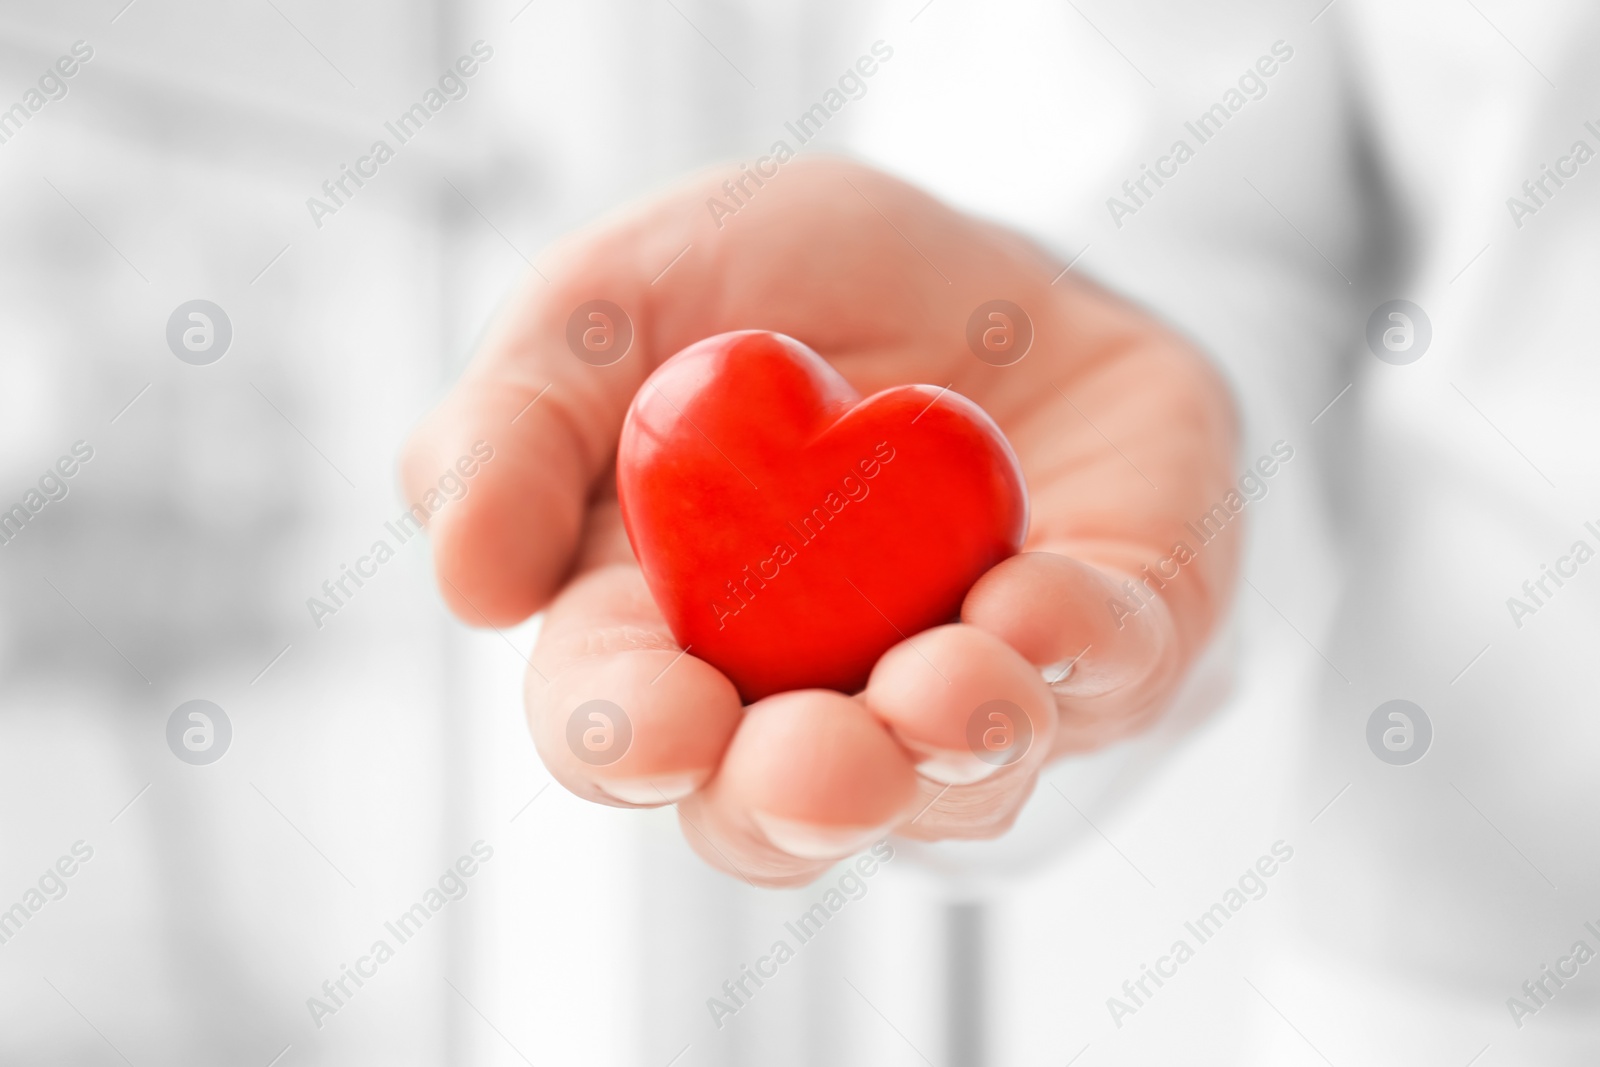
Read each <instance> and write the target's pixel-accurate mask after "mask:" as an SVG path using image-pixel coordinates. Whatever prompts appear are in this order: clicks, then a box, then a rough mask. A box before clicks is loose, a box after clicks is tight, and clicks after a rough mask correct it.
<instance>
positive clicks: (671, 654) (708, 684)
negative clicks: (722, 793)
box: [527, 564, 743, 807]
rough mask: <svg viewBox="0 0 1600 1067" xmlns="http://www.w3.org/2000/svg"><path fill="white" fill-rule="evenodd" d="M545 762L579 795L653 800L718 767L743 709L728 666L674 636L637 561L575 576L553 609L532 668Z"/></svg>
mask: <svg viewBox="0 0 1600 1067" xmlns="http://www.w3.org/2000/svg"><path fill="white" fill-rule="evenodd" d="M527 707H528V722H529V726H530V728H531V730H532V733H533V738H534V743H535V745H536V746H537V748H538V750H539V755H540V757H541V758H542V759H543V760H544V763H545V766H546V767H548V768H549V769H550V773H551V774H552V775H554V776H555V778H556V780H557V781H559V782H561V784H562V785H564V786H566V787H567V788H568V789H570V790H571V791H572V792H574V793H576V794H577V795H578V796H580V797H584V798H585V799H588V800H593V801H596V802H598V803H602V804H613V805H621V806H629V807H650V806H656V805H661V804H667V803H671V802H674V801H677V800H680V799H682V798H683V797H685V796H687V795H689V794H690V793H692V792H693V791H694V790H695V789H698V788H699V787H700V786H701V785H702V784H704V783H705V782H706V781H707V780H709V779H710V778H711V777H712V775H713V774H714V773H715V772H716V768H717V764H718V763H719V761H720V760H721V758H722V753H723V750H724V749H725V748H726V747H727V745H728V741H729V739H730V738H731V737H732V736H733V734H734V731H735V730H736V729H737V727H738V725H739V722H740V720H741V718H742V716H743V710H742V708H741V706H740V702H739V695H738V693H737V692H736V691H735V690H734V687H733V683H731V682H729V681H728V679H727V678H725V677H724V676H723V675H722V673H721V672H720V671H718V670H716V669H715V668H714V667H712V666H710V665H709V664H707V663H705V662H704V661H702V660H699V659H696V658H695V657H694V656H692V655H689V654H686V653H685V652H684V651H683V650H681V649H679V648H678V646H677V644H676V642H674V641H673V639H672V635H671V633H670V632H669V631H668V630H667V627H666V624H665V623H664V622H663V621H662V619H661V614H660V612H659V611H658V610H657V609H656V607H655V603H654V602H653V601H652V600H651V599H650V594H649V591H648V590H647V589H646V588H645V584H644V577H643V576H642V575H641V574H640V573H639V569H638V567H636V566H633V565H631V564H620V565H613V566H607V567H601V568H599V569H597V570H594V571H592V572H590V573H589V574H586V575H584V576H582V577H580V578H578V579H577V580H575V581H574V582H573V583H572V584H571V585H570V586H569V587H568V588H567V589H566V590H564V591H563V592H562V593H561V595H560V597H558V598H557V600H556V601H555V603H554V604H552V605H551V607H550V611H549V614H548V615H547V616H546V617H545V621H544V626H543V629H542V630H541V632H540V635H539V643H538V645H537V647H536V648H535V649H534V655H533V658H532V663H531V666H530V668H529V671H528V676H527Z"/></svg>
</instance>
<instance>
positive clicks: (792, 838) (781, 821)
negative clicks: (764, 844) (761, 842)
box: [750, 811, 888, 860]
mask: <svg viewBox="0 0 1600 1067" xmlns="http://www.w3.org/2000/svg"><path fill="white" fill-rule="evenodd" d="M750 817H751V818H752V819H754V820H755V824H756V826H758V827H759V828H760V829H761V832H762V833H763V834H765V835H766V838H767V840H768V841H770V842H772V843H773V845H775V846H776V847H777V848H778V849H780V850H781V851H783V852H787V853H788V854H789V855H791V856H799V857H800V858H801V859H808V860H835V859H843V858H844V857H846V856H849V855H851V854H852V853H856V852H860V851H861V850H862V849H863V848H866V847H867V846H868V845H870V844H872V842H874V841H876V840H877V839H878V838H880V837H882V836H883V835H884V834H886V833H887V832H888V829H887V827H882V826H818V825H817V824H815V823H809V822H802V821H800V820H798V819H785V818H782V817H780V816H777V815H768V814H767V813H765V812H761V811H752V812H751V813H750Z"/></svg>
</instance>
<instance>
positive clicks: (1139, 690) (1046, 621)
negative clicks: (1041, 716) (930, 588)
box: [961, 552, 1185, 752]
mask: <svg viewBox="0 0 1600 1067" xmlns="http://www.w3.org/2000/svg"><path fill="white" fill-rule="evenodd" d="M961 616H962V619H963V621H965V622H967V623H970V624H971V625H973V626H976V627H979V628H981V629H984V630H987V631H988V632H989V633H991V634H994V635H995V636H997V637H999V638H1001V639H1002V640H1003V641H1005V642H1006V644H1008V645H1010V646H1011V647H1012V648H1014V649H1016V650H1017V652H1018V653H1020V654H1021V655H1022V656H1023V657H1024V658H1025V659H1027V660H1028V661H1029V662H1030V663H1032V664H1034V665H1035V666H1036V667H1038V668H1041V671H1042V673H1043V675H1044V677H1045V679H1046V681H1047V683H1048V684H1049V685H1050V688H1051V691H1052V693H1053V694H1054V696H1055V699H1056V704H1057V707H1058V709H1059V711H1060V730H1059V733H1058V736H1057V741H1056V746H1055V750H1056V751H1057V752H1061V751H1078V750H1080V749H1082V748H1085V747H1090V746H1092V745H1095V744H1103V743H1105V742H1106V741H1109V740H1112V739H1114V738H1116V737H1120V736H1124V735H1126V734H1128V733H1131V732H1133V731H1134V730H1136V729H1138V728H1139V727H1140V726H1142V725H1144V723H1145V722H1147V721H1148V719H1149V717H1150V716H1151V715H1153V714H1154V713H1155V712H1156V711H1157V710H1159V708H1160V706H1161V703H1162V701H1163V700H1164V698H1165V696H1166V695H1167V694H1168V693H1169V692H1170V690H1171V688H1172V685H1173V684H1174V681H1175V674H1176V673H1177V672H1180V671H1181V670H1182V668H1183V665H1184V662H1185V661H1184V657H1182V656H1180V655H1177V654H1176V651H1177V645H1178V636H1177V633H1176V629H1175V627H1174V625H1173V619H1172V613H1171V611H1170V610H1169V609H1168V607H1167V605H1166V603H1165V601H1164V600H1163V599H1162V598H1161V597H1160V596H1159V595H1158V594H1157V592H1156V591H1154V590H1152V589H1150V588H1148V587H1141V586H1140V585H1139V584H1138V583H1135V582H1134V581H1133V580H1132V579H1130V578H1125V577H1119V576H1117V575H1115V574H1114V573H1113V572H1111V571H1108V570H1104V569H1101V568H1099V567H1096V566H1093V565H1091V564H1088V563H1084V562H1080V561H1079V560H1076V559H1072V558H1069V557H1068V556H1066V555H1062V554H1060V553H1056V552H1026V553H1023V554H1021V555H1018V556H1013V557H1012V558H1010V559H1008V560H1006V561H1005V562H1003V563H1001V564H999V565H998V566H996V567H994V568H993V569H991V570H990V571H989V572H988V573H987V574H985V575H984V576H983V577H982V578H980V579H979V580H978V582H977V584H975V585H974V586H973V587H972V589H971V590H970V591H969V592H968V593H967V598H966V601H965V603H964V604H963V605H962V609H961Z"/></svg>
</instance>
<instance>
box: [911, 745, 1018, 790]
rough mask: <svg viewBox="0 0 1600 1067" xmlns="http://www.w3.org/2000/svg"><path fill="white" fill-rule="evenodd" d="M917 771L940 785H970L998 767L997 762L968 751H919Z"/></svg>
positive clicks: (987, 775) (981, 779)
mask: <svg viewBox="0 0 1600 1067" xmlns="http://www.w3.org/2000/svg"><path fill="white" fill-rule="evenodd" d="M918 755H921V756H922V759H921V760H920V761H919V762H918V763H917V773H918V774H920V775H922V776H923V777H924V778H927V779H930V780H932V781H935V782H938V783H939V784H940V785H971V784H972V783H973V782H981V781H983V780H984V779H985V778H987V777H989V776H990V775H991V774H993V773H994V772H995V771H998V770H999V769H1000V766H1001V765H999V764H994V763H988V762H985V761H984V760H981V759H979V758H978V757H977V756H974V755H972V754H971V753H970V752H938V751H935V750H933V749H926V750H923V751H920V752H919V753H918Z"/></svg>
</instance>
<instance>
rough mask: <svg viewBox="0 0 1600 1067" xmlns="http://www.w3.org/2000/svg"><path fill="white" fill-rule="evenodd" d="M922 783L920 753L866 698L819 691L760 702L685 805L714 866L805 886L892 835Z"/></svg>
mask: <svg viewBox="0 0 1600 1067" xmlns="http://www.w3.org/2000/svg"><path fill="white" fill-rule="evenodd" d="M916 789H917V787H916V774H915V772H914V771H913V770H912V767H911V759H910V757H909V756H908V755H907V753H906V752H905V751H904V750H903V749H902V748H901V747H900V746H899V745H898V744H897V743H896V742H895V741H894V739H893V738H892V737H890V736H889V732H888V730H887V729H886V728H885V727H884V725H883V724H882V723H880V722H879V721H878V720H877V719H876V718H874V717H873V715H872V713H871V712H869V711H868V710H867V708H866V707H865V706H864V705H863V704H862V703H861V702H860V701H858V700H854V699H851V698H850V697H847V696H843V695H842V694H839V693H835V692H831V691H828V690H820V689H813V690H803V691H799V692H791V693H783V694H780V695H778V696H774V697H768V698H767V699H765V700H761V701H757V702H756V703H754V704H752V705H750V707H749V709H748V710H747V711H746V713H745V719H744V721H743V722H742V723H741V724H740V726H739V730H738V733H737V734H735V735H734V738H733V742H732V743H731V744H730V745H729V746H728V749H727V752H726V754H725V755H724V757H723V761H722V766H721V768H720V769H719V771H718V772H717V776H716V778H715V779H713V780H712V782H711V784H710V785H709V786H707V787H706V788H705V789H704V790H702V791H701V792H699V793H696V794H695V795H694V796H693V797H691V798H689V799H688V800H687V801H685V802H684V803H683V804H681V805H679V809H678V811H679V815H680V818H681V819H682V821H683V823H684V834H685V836H686V837H687V838H688V840H689V842H690V844H691V845H693V846H694V848H695V849H696V851H698V852H699V853H700V854H701V855H702V856H704V857H705V859H706V860H707V861H708V862H710V863H711V864H713V865H714V866H717V867H720V868H722V869H723V870H726V871H729V872H731V873H733V874H735V875H738V876H740V877H743V878H746V879H748V880H749V881H751V882H753V883H759V884H771V885H779V884H795V883H798V882H805V881H809V880H810V879H812V878H814V877H816V875H817V874H819V873H821V872H822V871H824V870H826V869H827V868H828V867H829V866H830V865H831V864H832V862H833V861H834V860H837V859H840V858H842V857H844V856H848V855H850V854H851V853H853V852H856V851H858V850H859V849H861V848H864V847H866V846H867V845H869V844H871V843H872V842H873V841H875V840H877V839H878V838H880V837H882V836H883V835H884V834H886V833H887V832H888V831H889V829H890V828H891V827H892V826H894V825H895V824H896V823H897V822H899V821H900V820H901V819H902V818H904V817H905V816H906V815H907V814H909V811H908V809H910V808H911V806H912V804H913V803H914V801H915V799H916Z"/></svg>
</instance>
